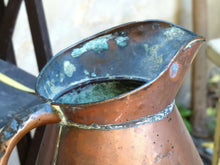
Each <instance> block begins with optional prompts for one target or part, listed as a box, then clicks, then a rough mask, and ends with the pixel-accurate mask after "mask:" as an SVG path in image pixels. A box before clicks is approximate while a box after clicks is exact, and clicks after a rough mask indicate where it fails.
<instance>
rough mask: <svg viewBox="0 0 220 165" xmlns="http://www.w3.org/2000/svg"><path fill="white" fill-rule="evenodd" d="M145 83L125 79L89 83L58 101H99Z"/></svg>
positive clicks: (68, 102)
mask: <svg viewBox="0 0 220 165" xmlns="http://www.w3.org/2000/svg"><path fill="white" fill-rule="evenodd" d="M144 83H145V82H141V81H134V80H123V81H108V82H101V83H93V84H88V85H86V86H84V87H79V88H76V89H73V90H72V91H70V92H68V93H66V94H64V95H62V96H61V97H59V98H58V99H57V100H56V102H57V103H62V104H85V103H94V102H99V101H103V100H107V99H111V98H113V97H116V96H119V95H121V94H124V93H127V92H130V91H131V90H134V89H135V88H137V87H139V86H141V85H143V84H144Z"/></svg>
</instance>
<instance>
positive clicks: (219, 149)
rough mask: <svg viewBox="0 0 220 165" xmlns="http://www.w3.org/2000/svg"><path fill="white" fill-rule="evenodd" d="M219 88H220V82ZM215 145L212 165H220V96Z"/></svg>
mask: <svg viewBox="0 0 220 165" xmlns="http://www.w3.org/2000/svg"><path fill="white" fill-rule="evenodd" d="M218 88H219V89H220V83H219V87H218ZM214 146H215V147H214V152H213V157H212V165H219V164H220V98H219V99H218V112H217V118H216V127H215V137H214Z"/></svg>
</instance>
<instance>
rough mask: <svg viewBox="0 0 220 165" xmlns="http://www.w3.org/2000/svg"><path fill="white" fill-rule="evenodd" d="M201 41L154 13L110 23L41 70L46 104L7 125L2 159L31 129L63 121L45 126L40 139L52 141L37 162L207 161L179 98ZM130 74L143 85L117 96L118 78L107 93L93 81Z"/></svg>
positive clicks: (0, 140)
mask: <svg viewBox="0 0 220 165" xmlns="http://www.w3.org/2000/svg"><path fill="white" fill-rule="evenodd" d="M202 41H204V38H202V37H199V36H197V35H196V34H195V33H192V32H190V31H188V30H186V29H184V28H182V27H179V26H177V25H174V24H171V23H167V22H163V21H156V20H155V21H154V20H152V21H143V22H133V23H128V24H125V25H121V26H118V27H115V28H112V29H109V30H106V31H104V32H102V33H99V34H97V35H94V36H92V37H90V38H88V39H86V40H83V41H81V42H79V43H77V44H75V45H73V46H71V47H69V48H67V49H65V50H63V51H62V52H60V53H59V54H58V55H56V56H55V57H54V58H53V59H52V60H51V61H50V62H49V63H48V64H47V65H46V66H45V67H44V69H43V70H42V72H41V73H40V75H39V76H38V80H37V85H36V92H37V94H38V95H39V97H41V98H42V99H43V100H45V101H46V102H47V103H45V104H43V105H40V106H39V107H40V108H39V107H34V108H30V110H27V112H24V114H21V115H20V117H18V118H15V119H14V120H12V121H11V122H10V123H9V124H8V125H7V126H6V127H5V128H4V129H3V130H2V131H1V134H0V144H1V147H0V152H1V154H0V157H1V158H0V164H6V163H7V160H8V157H9V155H10V152H11V150H12V149H13V147H14V146H15V145H16V143H17V142H18V141H19V139H20V138H21V137H22V136H23V135H24V134H25V133H26V132H28V131H29V130H30V129H32V128H35V127H37V126H39V125H42V124H48V123H58V122H59V125H58V126H59V128H58V127H56V128H53V129H51V130H49V132H48V133H47V132H46V135H45V137H44V139H43V142H42V143H43V144H44V145H45V144H47V145H46V146H48V147H45V146H41V151H40V152H41V153H40V154H39V156H38V160H37V164H41V165H42V164H45V165H46V164H60V165H61V164H75V165H78V164H80V165H81V164H86V165H103V164H106V165H110V164H114V165H124V164H135V165H139V164H140V165H144V164H146V165H148V164H149V165H150V164H174V165H180V164H196V165H199V164H202V161H201V159H200V157H199V155H198V152H197V150H196V148H195V146H194V144H193V142H192V139H191V137H190V135H189V134H188V132H187V129H186V127H185V126H184V123H183V121H182V118H181V117H180V115H179V112H178V110H177V108H176V107H175V103H174V98H175V96H176V94H177V92H178V90H179V88H180V86H181V84H182V81H183V79H184V76H185V74H186V72H187V71H188V69H189V67H190V64H191V62H192V60H193V58H194V57H195V54H196V53H197V51H198V49H199V47H200V45H201V43H202ZM128 80H129V81H136V82H142V84H141V85H140V86H137V87H135V89H131V90H130V91H128V92H125V93H122V94H119V95H117V96H114V95H111V94H114V92H115V93H117V91H115V90H116V89H113V87H116V86H117V84H118V83H117V82H116V83H115V82H112V83H109V84H110V85H108V86H109V87H111V86H112V88H108V90H107V93H105V92H106V89H107V88H106V87H107V83H106V84H105V83H104V86H103V84H101V85H96V84H92V83H101V82H110V81H118V82H120V81H124V82H125V81H128ZM91 84H92V85H93V86H92V85H91ZM115 84H116V85H115ZM89 85H90V86H89ZM88 86H89V87H88ZM72 89H74V90H75V91H77V90H78V93H77V92H75V94H74V90H73V93H72V95H73V94H74V96H71V97H74V99H73V98H68V97H65V96H67V94H68V92H70V91H71V90H72ZM84 89H86V90H87V91H83V90H84ZM80 90H82V91H80ZM100 90H101V92H102V91H103V93H102V95H101V94H100V93H98V94H97V93H96V92H97V91H100ZM117 90H121V89H119V88H118V89H117ZM112 91H113V92H112ZM91 93H92V94H94V95H92V94H91ZM91 95H92V97H91ZM100 96H103V97H100ZM62 97H64V98H65V99H61V98H62ZM48 141H49V142H50V143H47V142H48ZM51 145H54V146H51ZM42 152H46V153H49V154H42Z"/></svg>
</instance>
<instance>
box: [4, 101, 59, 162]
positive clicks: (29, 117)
mask: <svg viewBox="0 0 220 165" xmlns="http://www.w3.org/2000/svg"><path fill="white" fill-rule="evenodd" d="M58 122H60V118H59V116H58V114H57V113H56V112H54V111H53V110H52V108H51V107H50V104H49V103H44V104H40V105H36V106H33V107H31V108H29V109H27V110H25V111H23V112H22V113H21V114H19V115H17V116H15V117H14V118H13V119H12V120H11V121H10V122H9V123H8V124H7V125H6V126H5V127H3V129H2V130H1V132H0V165H6V164H7V162H8V159H9V156H10V154H11V152H12V150H13V148H14V147H15V145H16V144H17V143H18V142H19V140H20V139H21V138H22V137H23V136H24V135H25V134H26V133H27V132H29V131H30V130H32V129H33V128H36V127H39V126H42V125H45V124H51V123H58Z"/></svg>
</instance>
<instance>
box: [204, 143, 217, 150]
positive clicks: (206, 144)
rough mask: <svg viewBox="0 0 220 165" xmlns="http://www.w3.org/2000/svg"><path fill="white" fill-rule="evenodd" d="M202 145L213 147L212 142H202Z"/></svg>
mask: <svg viewBox="0 0 220 165" xmlns="http://www.w3.org/2000/svg"><path fill="white" fill-rule="evenodd" d="M202 147H206V148H211V149H212V150H213V149H214V142H204V143H202Z"/></svg>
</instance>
